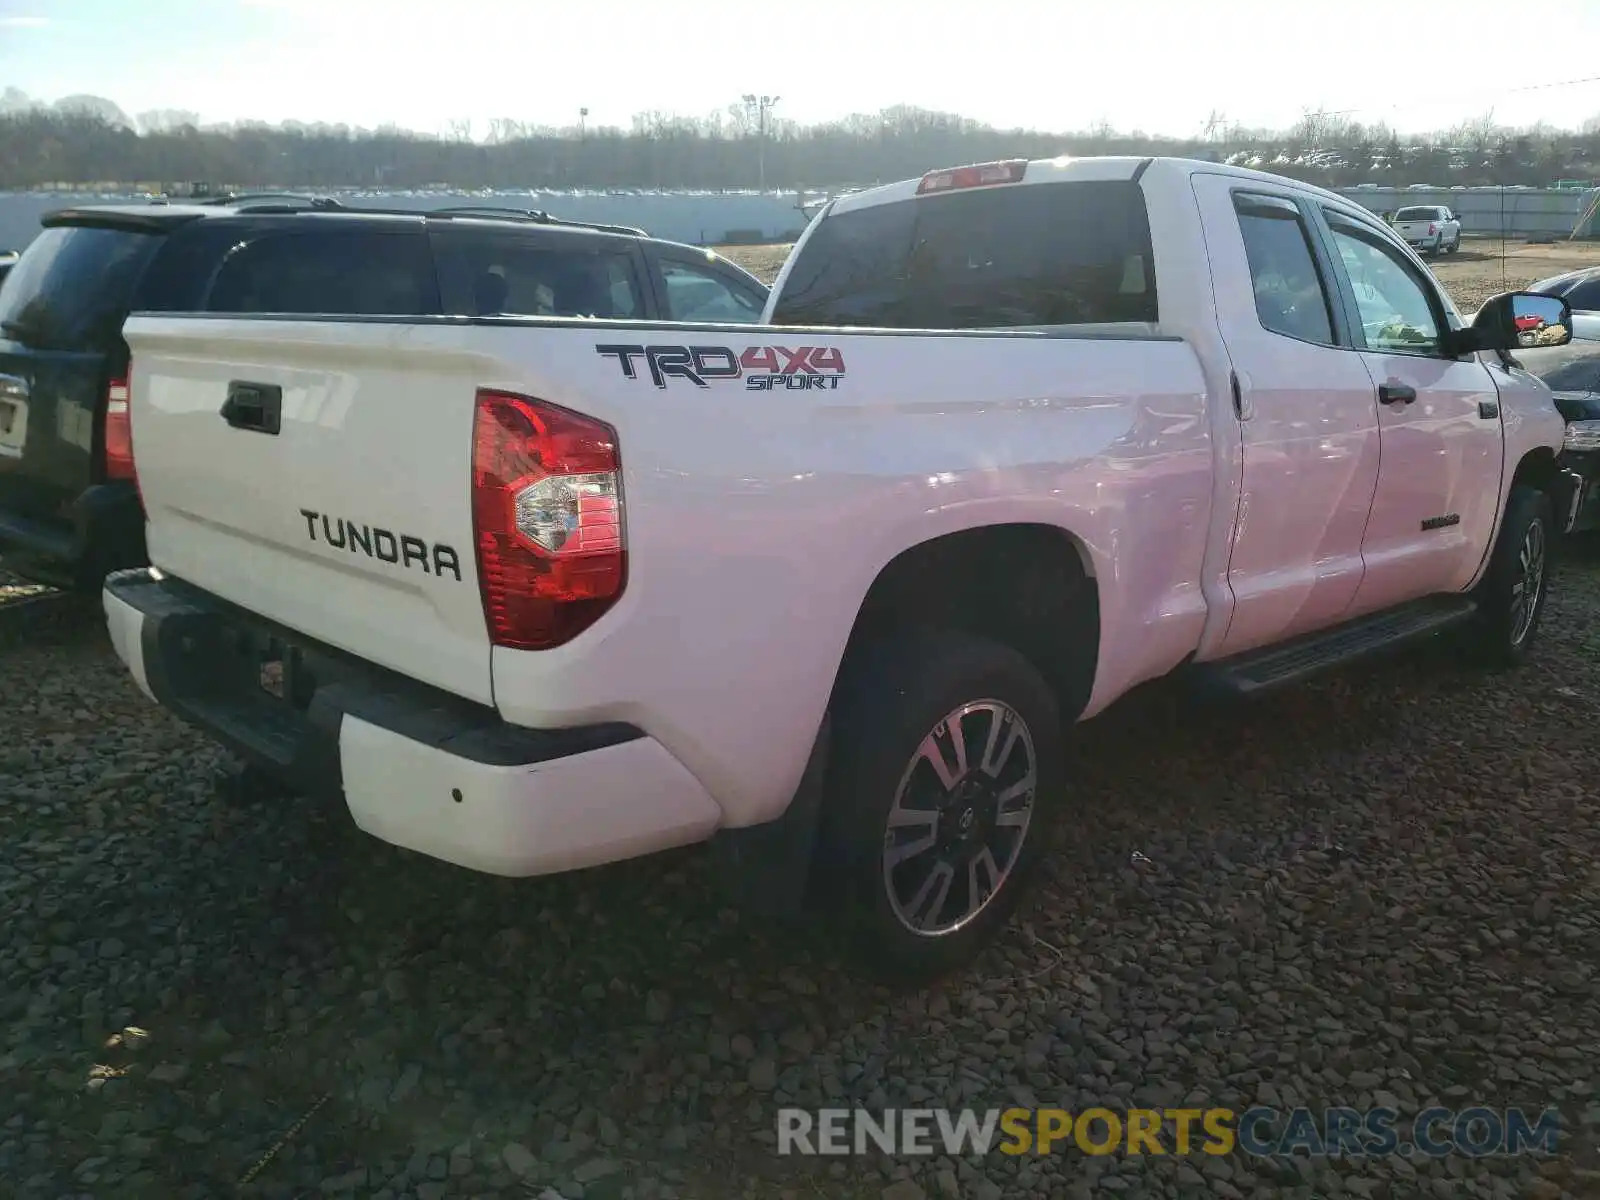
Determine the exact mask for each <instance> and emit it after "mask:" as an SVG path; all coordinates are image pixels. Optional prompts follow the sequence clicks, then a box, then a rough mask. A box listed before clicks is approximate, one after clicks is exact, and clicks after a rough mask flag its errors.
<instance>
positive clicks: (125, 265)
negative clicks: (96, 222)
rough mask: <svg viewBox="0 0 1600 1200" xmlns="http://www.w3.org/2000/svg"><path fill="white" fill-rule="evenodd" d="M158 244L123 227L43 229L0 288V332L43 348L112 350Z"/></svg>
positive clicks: (157, 238) (155, 236) (147, 235)
mask: <svg viewBox="0 0 1600 1200" xmlns="http://www.w3.org/2000/svg"><path fill="white" fill-rule="evenodd" d="M160 244H161V237H160V235H158V234H150V233H135V232H133V231H131V230H125V229H97V228H89V227H80V226H57V227H55V228H53V229H46V230H45V231H44V232H42V233H41V234H40V235H39V236H38V237H37V238H35V239H34V240H33V242H32V243H31V244H30V245H29V246H28V248H27V250H26V251H25V252H24V253H23V255H22V257H21V258H20V259H19V260H18V261H17V264H16V266H14V267H13V268H12V269H11V273H10V274H9V275H8V276H7V277H6V281H5V285H4V286H3V287H0V333H3V335H4V336H6V337H9V338H13V339H15V340H17V341H19V342H23V343H25V344H26V345H29V346H34V347H37V348H38V349H41V350H93V351H105V350H107V349H108V348H109V347H110V344H111V343H112V342H114V341H115V340H116V338H117V337H118V336H119V334H120V331H121V329H122V322H123V321H124V320H125V319H126V317H127V315H128V302H129V299H130V297H131V296H132V295H133V289H134V286H135V285H136V284H137V283H138V281H139V276H140V274H141V273H142V272H143V271H144V268H145V265H146V264H147V263H148V262H149V261H150V256H151V255H152V254H153V253H154V252H155V250H156V248H157V247H158V246H159V245H160Z"/></svg>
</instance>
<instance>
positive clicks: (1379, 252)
mask: <svg viewBox="0 0 1600 1200" xmlns="http://www.w3.org/2000/svg"><path fill="white" fill-rule="evenodd" d="M1323 211H1324V215H1326V217H1327V218H1328V225H1329V227H1330V228H1331V230H1332V232H1333V241H1334V245H1335V247H1336V248H1337V249H1338V251H1339V258H1340V261H1341V262H1342V263H1343V264H1344V269H1345V273H1346V275H1347V276H1348V277H1349V279H1350V287H1351V290H1352V291H1353V292H1354V293H1355V301H1356V308H1357V310H1358V311H1359V312H1360V314H1361V331H1362V334H1363V336H1364V338H1365V341H1366V345H1367V348H1368V349H1369V350H1382V351H1385V352H1397V353H1403V354H1428V355H1434V354H1438V353H1439V352H1440V347H1441V343H1442V336H1441V335H1442V330H1441V328H1440V323H1439V316H1438V314H1437V313H1436V311H1435V306H1434V302H1433V299H1432V297H1431V296H1430V294H1429V289H1428V285H1427V283H1426V282H1424V281H1423V280H1422V279H1421V278H1420V277H1419V276H1418V274H1417V273H1416V271H1415V270H1414V269H1413V268H1412V266H1411V264H1410V263H1409V262H1407V261H1406V260H1405V258H1404V257H1403V256H1402V255H1401V253H1400V251H1399V250H1398V249H1397V248H1395V247H1393V246H1390V245H1388V244H1387V243H1386V242H1385V241H1384V240H1383V239H1382V238H1381V237H1380V236H1379V235H1378V234H1377V233H1375V232H1372V231H1369V230H1366V229H1363V228H1361V226H1360V225H1358V224H1356V223H1355V222H1353V221H1350V220H1347V219H1346V218H1344V217H1341V216H1339V215H1338V214H1337V213H1334V212H1329V211H1328V210H1326V209H1324V210H1323Z"/></svg>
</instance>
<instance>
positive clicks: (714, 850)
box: [711, 714, 832, 917]
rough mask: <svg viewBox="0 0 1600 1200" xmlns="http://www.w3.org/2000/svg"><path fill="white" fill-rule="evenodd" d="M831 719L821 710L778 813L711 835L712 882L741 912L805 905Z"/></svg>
mask: <svg viewBox="0 0 1600 1200" xmlns="http://www.w3.org/2000/svg"><path fill="white" fill-rule="evenodd" d="M831 722H832V718H831V715H828V714H825V715H824V716H823V718H822V727H821V728H820V729H819V730H818V731H817V739H816V741H815V742H814V743H812V746H811V757H810V758H809V759H807V760H806V769H805V772H804V773H803V774H802V775H801V776H800V786H799V787H798V788H796V789H795V794H794V799H793V800H791V801H790V802H789V807H788V808H786V809H784V812H783V815H782V816H781V817H779V818H778V819H777V820H775V821H768V822H766V823H765V824H763V825H748V826H745V827H744V828H741V829H724V830H721V831H719V832H718V833H717V834H716V836H714V837H713V838H712V839H711V856H712V863H713V866H714V870H715V871H716V875H717V880H718V883H719V884H720V885H721V886H722V889H723V891H724V892H725V893H726V894H727V895H728V898H729V900H730V902H731V903H733V904H734V905H736V906H737V907H738V908H739V909H741V910H742V911H745V912H750V913H755V914H759V915H762V916H771V917H794V916H798V915H800V913H801V912H802V911H803V910H804V908H805V903H806V893H807V888H808V884H809V882H810V878H811V863H812V859H813V857H814V852H815V849H816V842H817V818H818V816H819V814H820V813H821V811H822V796H823V788H824V786H825V784H826V781H827V770H828V745H829V742H830V740H831V736H830V731H831V728H832V724H831Z"/></svg>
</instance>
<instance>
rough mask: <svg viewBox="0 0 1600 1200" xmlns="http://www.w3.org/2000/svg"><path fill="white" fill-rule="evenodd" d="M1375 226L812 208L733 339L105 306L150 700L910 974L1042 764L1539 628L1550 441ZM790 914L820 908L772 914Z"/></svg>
mask: <svg viewBox="0 0 1600 1200" xmlns="http://www.w3.org/2000/svg"><path fill="white" fill-rule="evenodd" d="M1529 313H1538V314H1542V317H1541V319H1544V320H1546V323H1547V324H1549V325H1555V324H1557V323H1558V322H1560V321H1563V320H1564V319H1565V317H1566V309H1565V305H1564V302H1562V301H1561V300H1560V299H1559V298H1555V297H1549V296H1533V297H1528V296H1522V295H1520V294H1519V295H1515V296H1510V295H1508V296H1505V297H1501V298H1498V299H1497V300H1495V301H1494V302H1491V303H1490V304H1488V305H1486V306H1485V307H1484V309H1483V310H1482V312H1481V314H1480V316H1479V318H1478V320H1477V321H1476V323H1475V324H1474V325H1473V326H1471V327H1463V326H1462V323H1461V321H1460V319H1459V317H1458V316H1457V314H1456V310H1455V309H1454V308H1453V306H1452V305H1451V303H1450V301H1449V299H1448V298H1447V297H1446V295H1445V294H1444V293H1443V292H1442V291H1440V289H1439V288H1438V286H1437V285H1436V284H1435V281H1434V280H1433V278H1432V277H1431V276H1430V274H1429V273H1428V271H1427V270H1426V269H1425V268H1424V267H1423V266H1422V264H1421V262H1420V261H1419V260H1418V258H1417V257H1416V255H1415V254H1414V253H1413V252H1412V251H1411V250H1410V249H1409V248H1408V247H1407V246H1406V245H1405V244H1404V242H1402V241H1400V240H1399V239H1397V238H1396V237H1395V235H1394V233H1393V231H1392V230H1390V229H1389V228H1387V227H1386V226H1385V225H1384V224H1383V223H1382V221H1381V220H1379V219H1378V218H1377V217H1376V216H1374V215H1372V214H1370V213H1368V212H1366V211H1365V210H1364V209H1361V208H1359V207H1357V206H1355V205H1354V204H1351V203H1349V202H1348V201H1345V200H1343V199H1341V198H1340V197H1339V196H1337V195H1334V194H1332V193H1330V192H1326V191H1322V190H1319V189H1316V188H1312V187H1308V186H1306V185H1304V184H1300V183H1295V182H1291V181H1289V180H1285V179H1281V178H1277V177H1274V176H1270V175H1265V174H1260V173H1254V172H1247V171H1243V170H1235V169H1230V168H1226V167H1222V166H1217V165H1213V164H1208V163H1199V162H1189V161H1181V160H1166V159H1155V160H1141V159H1134V158H1103V159H1082V160H1056V161H1035V162H1022V161H1019V162H1005V163H993V164H982V165H977V166H973V167H966V168H959V169H953V170H947V171H938V172H934V173H933V174H931V175H929V176H927V177H925V178H923V179H921V180H911V181H908V182H905V183H900V184H894V185H891V186H887V187H881V188H877V189H875V190H872V191H866V192H862V193H859V194H855V195H851V196H849V197H846V198H840V199H838V200H836V201H834V202H833V203H832V204H830V205H829V206H828V207H827V208H826V209H825V210H823V211H822V212H821V213H819V214H818V216H817V217H816V218H815V219H814V221H813V222H812V223H811V224H810V226H809V227H808V229H807V231H806V233H805V235H804V237H803V238H802V239H801V241H800V242H799V243H798V244H797V245H796V246H795V248H794V251H793V253H792V254H791V256H790V258H789V260H788V262H787V264H786V265H785V267H784V269H783V272H782V274H781V276H780V277H779V280H778V283H777V286H776V288H775V290H774V291H773V293H772V298H771V300H770V301H769V306H768V309H767V311H766V313H764V314H763V320H764V323H763V324H761V325H755V326H752V325H698V324H697V325H690V324H685V323H672V322H629V321H617V320H584V319H571V318H568V319H561V318H549V317H545V318H539V317H528V318H519V317H514V316H510V317H490V318H477V319H473V318H451V317H446V318H428V319H420V320H417V319H409V318H393V317H390V318H367V319H353V318H348V317H330V318H328V319H325V320H321V319H306V318H304V317H299V318H292V317H281V318H279V317H273V316H271V315H257V316H253V317H228V316H220V315H216V314H211V315H203V316H202V315H195V316H187V315H185V316H173V315H164V316H156V315H137V314H136V315H135V316H134V317H132V318H131V319H130V320H129V321H128V322H127V325H126V327H125V336H126V338H127V341H128V343H129V345H130V347H131V349H132V362H133V367H132V379H131V399H130V405H131V413H132V418H131V425H132V440H133V446H134V457H135V464H136V470H137V475H138V481H139V485H140V487H141V489H142V494H143V499H144V506H145V510H146V512H147V513H148V545H149V552H150V559H151V561H152V562H153V563H154V564H155V565H154V567H153V568H152V569H149V570H140V571H135V572H124V573H121V574H118V575H115V576H112V577H111V578H110V579H109V580H108V581H107V584H106V587H105V593H104V604H105V612H106V617H107V620H108V623H109V628H110V634H111V638H112V641H113V643H114V644H115V646H116V649H117V651H118V653H119V654H120V655H121V657H122V658H123V660H124V661H125V662H126V663H127V665H128V667H129V669H130V671H131V673H132V675H133V677H134V679H135V680H136V681H137V683H138V685H139V687H141V688H142V689H143V690H144V691H145V692H146V693H147V694H149V695H150V696H151V697H153V698H154V699H155V700H157V701H159V702H161V703H162V704H165V705H168V706H170V707H171V708H172V709H174V710H175V711H176V712H177V713H179V714H181V715H182V716H183V717H185V718H186V719H188V720H190V721H191V722H193V723H195V724H197V725H199V726H201V727H203V728H205V729H207V730H209V731H211V732H212V733H213V734H214V735H215V736H217V737H218V738H219V739H221V740H223V741H224V742H225V743H227V744H228V745H231V746H232V747H234V748H236V749H237V750H238V751H240V752H241V753H242V754H244V755H246V756H247V757H248V758H249V759H251V760H253V761H255V762H256V763H258V764H262V765H265V766H266V767H268V768H269V769H271V770H274V771H276V772H278V773H280V774H281V775H282V776H283V777H284V778H286V779H289V780H291V781H294V782H295V783H297V784H300V785H303V786H304V787H306V788H311V787H314V786H318V785H325V786H328V787H329V788H331V789H333V790H336V791H337V792H340V793H342V795H343V798H344V801H345V803H347V805H348V807H349V811H350V813H351V814H352V816H353V818H354V820H355V822H356V823H357V824H358V825H359V826H360V827H361V828H362V829H365V830H367V831H369V832H370V833H372V834H374V835H376V836H377V837H380V838H383V839H386V840H388V841H390V842H392V843H395V844H397V845H400V846H404V847H409V848H411V849H414V850H417V851H420V852H422V853H425V854H428V855H433V856H435V857H437V858H441V859H445V860H448V861H450V862H452V863H457V864H460V865H462V866H464V867H468V868H473V869H476V870H479V871H486V872H494V873H500V874H505V875H536V874H541V873H548V872H555V871H565V870H569V869H573V868H580V867H585V866H588V865H590V864H595V863H600V862H604V861H610V860H616V859H621V858H625V857H629V856H635V855H640V854H644V853H647V852H651V851H655V850H659V849H663V848H667V847H672V846H678V845H683V844H688V843H694V842H700V841H706V840H710V841H711V842H713V844H714V845H715V846H716V847H717V848H718V851H717V855H716V857H717V860H718V861H720V862H721V863H722V864H723V865H724V866H725V867H726V868H727V869H728V871H729V872H730V878H731V879H733V880H734V881H736V882H742V883H743V885H744V886H743V888H742V890H741V891H740V892H739V894H740V895H741V896H743V897H744V898H745V900H746V901H747V902H748V903H750V904H752V905H754V904H758V903H760V904H765V905H768V906H770V908H771V909H772V910H778V909H780V908H784V907H786V908H787V910H788V911H796V909H795V905H796V904H798V903H799V902H800V901H801V900H802V898H809V899H813V900H818V901H820V902H821V904H822V905H823V908H824V909H825V910H831V911H832V913H833V914H835V915H836V916H837V917H838V918H839V920H840V923H841V928H842V929H843V930H844V931H845V932H846V933H847V934H848V935H849V936H848V939H847V940H848V941H849V943H850V944H851V945H853V946H855V947H856V948H857V949H859V950H860V951H861V952H862V954H863V958H864V961H865V962H866V963H868V964H870V965H871V966H872V967H874V968H877V969H879V970H880V971H883V972H885V973H887V974H891V975H895V976H897V977H900V978H925V977H928V976H931V975H936V974H939V973H941V972H944V971H947V970H950V969H952V968H954V967H957V966H959V965H960V964H962V963H965V962H966V961H968V960H969V959H970V958H971V957H972V956H973V955H974V954H975V953H977V951H978V950H979V949H980V947H981V946H982V945H983V943H984V942H985V940H986V939H988V938H989V937H991V936H992V935H993V934H994V933H995V932H996V929H997V927H998V926H999V925H1000V924H1001V922H1003V921H1004V920H1006V917H1007V914H1008V913H1009V912H1010V911H1011V909H1012V906H1013V905H1014V904H1015V902H1016V900H1017V897H1018V893H1019V889H1020V888H1021V887H1022V886H1023V881H1024V880H1025V878H1026V876H1027V875H1028V873H1029V870H1030V868H1031V867H1032V866H1033V865H1034V864H1035V863H1036V862H1037V860H1038V858H1039V856H1040V855H1041V854H1042V853H1043V852H1044V850H1045V849H1046V845H1047V837H1048V835H1049V833H1050V826H1051V825H1052V824H1053V823H1054V822H1055V821H1056V820H1057V818H1058V817H1059V816H1060V815H1061V813H1062V812H1063V811H1064V809H1065V806H1066V805H1067V804H1068V803H1069V802H1070V801H1072V800H1073V799H1074V785H1073V781H1072V780H1071V779H1070V778H1069V777H1068V775H1067V773H1066V768H1065V766H1064V754H1063V739H1064V738H1065V737H1066V736H1067V735H1068V733H1069V731H1070V730H1071V728H1072V726H1073V725H1074V723H1076V722H1078V721H1081V720H1083V719H1085V718H1088V717H1091V716H1093V715H1094V714H1096V713H1098V712H1100V711H1101V710H1102V709H1104V708H1105V707H1106V706H1107V705H1109V704H1110V703H1112V702H1113V701H1114V700H1116V699H1117V698H1118V697H1119V696H1122V695H1123V694H1124V693H1126V692H1127V691H1128V690H1129V689H1130V688H1132V687H1134V686H1135V685H1136V684H1139V683H1141V682H1142V681H1145V680H1149V679H1153V678H1155V677H1158V676H1163V675H1167V674H1169V673H1173V672H1176V671H1178V670H1179V669H1187V670H1188V671H1190V672H1193V673H1194V674H1195V675H1196V677H1197V678H1198V679H1200V680H1203V681H1206V682H1208V683H1209V684H1210V685H1212V686H1215V687H1218V688H1220V689H1223V690H1224V691H1227V692H1231V693H1234V694H1245V693H1254V692H1258V691H1260V690H1262V689H1265V688H1268V687H1271V686H1273V685H1276V684H1281V683H1286V682H1288V681H1290V680H1293V679H1297V678H1299V677H1301V676H1303V675H1305V674H1307V673H1308V672H1310V671H1312V670H1315V669H1317V668H1320V667H1326V666H1332V665H1335V664H1339V663H1343V662H1347V661H1349V660H1350V659H1352V658H1354V657H1357V656H1358V655H1361V654H1364V653H1366V652H1369V651H1375V650H1380V649H1383V648H1385V647H1388V646H1393V645H1397V644H1399V643H1402V642H1404V641H1406V640H1407V639H1411V638H1416V637H1421V636H1423V635H1426V634H1430V633H1434V632H1438V631H1444V630H1446V629H1447V628H1448V629H1450V630H1451V632H1452V633H1453V634H1460V635H1462V636H1464V637H1465V638H1466V639H1467V640H1468V643H1469V644H1470V645H1471V646H1472V647H1474V648H1475V649H1476V650H1478V651H1480V652H1482V653H1483V654H1484V655H1485V656H1486V657H1488V658H1490V659H1493V660H1497V661H1499V662H1501V663H1514V662H1516V661H1518V660H1520V659H1521V658H1522V657H1523V656H1524V655H1525V654H1526V653H1527V651H1528V647H1529V645H1530V643H1531V641H1532V639H1533V638H1534V635H1535V631H1536V629H1537V627H1538V624H1539V618H1540V613H1541V611H1542V609H1543V606H1544V601H1545V595H1546V574H1545V571H1546V564H1547V562H1548V558H1547V548H1548V546H1549V544H1550V539H1551V537H1552V535H1553V533H1554V532H1555V528H1554V524H1555V523H1554V518H1553V514H1552V509H1551V503H1550V499H1549V493H1548V491H1547V489H1549V488H1550V487H1551V486H1552V483H1553V480H1554V479H1555V477H1556V472H1557V468H1556V466H1555V455H1556V452H1557V451H1558V450H1559V449H1560V448H1561V445H1562V434H1563V422H1562V419H1561V417H1560V415H1559V414H1558V413H1557V411H1556V409H1555V407H1554V405H1553V403H1552V400H1551V394H1550V392H1549V390H1548V389H1547V388H1546V387H1544V386H1543V385H1542V384H1541V383H1540V382H1539V381H1538V380H1536V379H1534V378H1533V377H1532V376H1530V375H1528V374H1527V373H1526V372H1523V371H1521V370H1519V369H1517V368H1515V366H1513V365H1511V364H1510V363H1509V361H1508V359H1507V358H1506V357H1505V355H1504V353H1503V352H1504V351H1506V350H1508V349H1509V348H1511V347H1514V346H1515V345H1516V344H1517V343H1516V325H1515V319H1516V318H1517V317H1519V316H1521V317H1526V316H1527V315H1528V314H1529ZM799 911H810V910H809V909H801V910H799Z"/></svg>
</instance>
